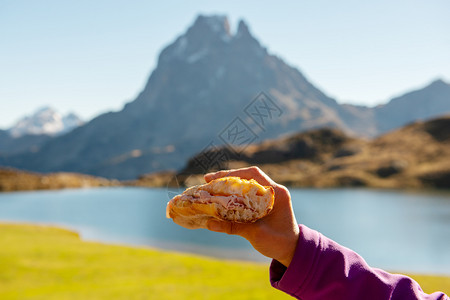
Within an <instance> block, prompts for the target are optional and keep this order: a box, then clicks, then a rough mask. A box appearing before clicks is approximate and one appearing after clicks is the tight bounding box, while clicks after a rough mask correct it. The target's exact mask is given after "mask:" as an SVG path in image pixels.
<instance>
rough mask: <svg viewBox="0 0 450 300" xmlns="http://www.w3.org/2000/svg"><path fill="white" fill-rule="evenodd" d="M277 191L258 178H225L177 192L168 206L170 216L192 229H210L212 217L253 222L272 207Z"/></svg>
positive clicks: (168, 216) (179, 223) (177, 222)
mask: <svg viewBox="0 0 450 300" xmlns="http://www.w3.org/2000/svg"><path fill="white" fill-rule="evenodd" d="M273 203H274V190H273V188H272V187H271V186H263V185H261V184H259V183H258V182H257V181H256V180H254V179H250V180H246V179H241V178H239V177H223V178H219V179H215V180H212V181H210V182H208V183H206V184H202V185H196V186H193V187H190V188H188V189H186V190H185V191H184V192H183V193H182V194H180V195H176V196H175V197H173V198H172V199H171V200H170V201H169V202H168V203H167V208H166V216H167V218H172V219H173V221H174V222H175V223H176V224H178V225H181V226H183V227H186V228H189V229H196V228H206V226H207V223H208V221H209V220H210V219H217V220H223V221H231V222H239V223H251V222H255V221H257V220H259V219H261V218H263V217H265V216H266V215H267V214H269V212H270V211H271V210H272V207H273Z"/></svg>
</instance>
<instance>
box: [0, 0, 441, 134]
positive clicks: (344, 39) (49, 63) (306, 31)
mask: <svg viewBox="0 0 450 300" xmlns="http://www.w3.org/2000/svg"><path fill="white" fill-rule="evenodd" d="M449 12H450V1H448V0H427V1H423V0H422V1H416V0H410V1H403V0H396V1H387V0H380V1H356V0H342V1H334V0H326V1H325V0H316V1H284V0H278V1H270V2H269V1H234V0H229V1H226V2H225V1H222V2H219V1H195V0H193V1H173V0H165V1H162V2H158V3H156V1H155V2H153V3H152V2H151V1H133V0H127V1H105V0H99V1H85V0H79V1H68V0H59V1H56V0H55V1H52V0H48V1H46V0H42V1H31V0H30V1H24V0H0V41H1V42H0V101H1V109H0V128H7V127H9V126H11V125H12V124H13V123H14V122H15V121H16V120H17V119H18V118H19V117H21V116H23V115H25V114H30V113H31V112H33V111H34V110H35V109H36V108H38V107H41V106H44V105H50V106H53V107H55V108H56V109H57V110H60V111H62V112H64V113H65V112H69V111H74V112H75V113H77V114H79V115H80V116H82V117H83V118H84V119H90V118H92V117H94V116H96V115H98V114H99V113H102V112H106V111H111V110H119V109H121V108H122V106H123V105H124V104H125V103H126V102H129V101H132V100H133V99H134V98H135V97H136V96H137V94H138V93H139V92H140V91H141V90H142V88H143V87H144V84H145V82H146V81H147V78H148V76H149V75H150V72H151V71H152V70H153V69H154V67H155V65H156V61H157V55H158V54H159V52H160V51H161V50H162V49H163V48H164V47H165V46H166V45H168V44H169V43H170V42H172V41H173V40H174V39H175V38H176V37H177V36H178V35H180V34H182V33H184V31H185V30H186V29H187V27H188V26H190V25H191V24H192V22H193V21H194V20H195V18H196V16H197V15H198V14H199V13H203V14H225V15H227V16H228V17H229V20H230V23H231V26H232V30H235V28H236V26H237V22H238V20H239V19H244V20H246V22H247V23H248V25H249V26H250V30H251V31H252V33H253V34H254V35H255V36H256V37H257V38H258V39H259V40H260V42H261V43H262V44H263V45H264V46H266V47H267V48H268V50H269V52H271V53H273V54H276V55H278V56H281V57H282V58H283V59H284V60H285V61H286V62H287V63H289V64H290V65H292V66H295V67H298V68H299V69H300V71H302V72H303V74H305V75H306V76H307V78H308V79H309V80H310V81H311V82H312V83H313V84H315V85H316V86H317V87H319V88H320V89H322V90H323V91H324V92H325V93H327V94H328V95H329V96H332V97H334V98H336V99H337V100H338V101H339V102H341V103H344V102H345V103H355V104H361V105H370V106H372V105H376V104H380V103H384V102H386V101H387V100H389V99H390V98H391V97H393V96H396V95H400V94H402V93H404V92H406V91H409V90H411V89H415V88H421V87H423V86H425V85H427V84H428V83H430V82H431V81H432V80H435V79H437V78H442V79H444V80H445V81H447V82H450V55H449V54H450V34H449V33H450V18H449V17H448V13H449Z"/></svg>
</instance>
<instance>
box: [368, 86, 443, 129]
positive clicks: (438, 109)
mask: <svg viewBox="0 0 450 300" xmlns="http://www.w3.org/2000/svg"><path fill="white" fill-rule="evenodd" d="M444 114H450V85H449V84H448V83H445V82H444V81H443V80H436V81H433V82H432V83H431V84H430V85H428V86H426V87H424V88H422V89H419V90H415V91H412V92H409V93H406V94H404V95H402V96H400V97H396V98H393V99H392V100H390V101H389V102H388V103H387V104H385V105H381V106H378V107H375V108H374V115H375V122H376V128H377V131H378V133H384V132H387V131H390V130H393V129H395V128H398V127H401V126H404V125H406V124H408V123H411V122H414V121H416V120H426V119H430V118H433V117H436V116H439V115H444Z"/></svg>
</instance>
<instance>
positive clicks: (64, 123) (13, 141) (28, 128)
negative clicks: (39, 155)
mask: <svg viewBox="0 0 450 300" xmlns="http://www.w3.org/2000/svg"><path fill="white" fill-rule="evenodd" d="M83 123H84V122H83V121H82V120H81V119H80V118H79V117H78V116H77V115H75V114H74V113H69V114H67V115H65V116H63V115H62V114H61V113H59V112H57V111H56V110H55V109H53V108H51V107H48V106H45V107H41V108H39V109H37V110H36V111H35V112H34V113H33V114H31V115H28V116H24V117H23V118H21V119H20V120H19V121H17V122H16V123H15V124H14V125H13V126H12V127H11V128H9V129H7V130H0V154H18V153H22V152H37V151H38V150H39V148H40V147H41V146H42V145H43V144H44V143H45V142H47V141H48V140H50V139H51V137H54V136H59V135H62V134H65V133H67V132H69V131H71V130H73V129H74V128H76V127H78V126H81V125H82V124H83Z"/></svg>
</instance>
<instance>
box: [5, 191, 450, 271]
mask: <svg viewBox="0 0 450 300" xmlns="http://www.w3.org/2000/svg"><path fill="white" fill-rule="evenodd" d="M173 192H174V191H168V190H166V189H146V188H124V187H118V188H98V189H77V190H58V191H37V192H15V193H0V221H8V222H11V221H12V222H31V223H40V224H56V225H60V226H63V227H67V228H70V229H74V230H76V231H78V232H79V233H80V235H81V237H82V238H83V239H85V240H95V241H102V242H108V243H117V244H127V245H145V246H150V247H157V248H162V249H169V250H176V251H183V252H191V253H197V254H201V255H208V256H215V257H220V258H230V259H244V260H255V261H266V262H268V261H269V260H268V259H266V258H265V257H263V256H262V255H260V254H259V253H257V252H256V251H255V250H253V249H252V248H251V246H250V244H249V243H248V242H247V241H246V240H244V239H243V238H240V237H238V236H229V235H226V234H222V233H215V232H209V231H208V230H203V229H197V230H188V229H185V228H182V227H180V226H178V225H176V224H174V223H173V222H172V220H170V219H166V217H165V207H166V203H167V201H168V200H169V197H171V196H173ZM291 195H292V198H293V206H294V210H295V214H296V217H297V220H298V222H299V223H303V224H305V225H307V226H308V227H310V228H313V229H316V230H319V231H320V232H322V233H323V234H325V235H326V236H328V237H330V238H332V239H334V240H335V241H337V242H339V243H340V244H342V245H344V246H347V247H349V248H351V249H353V250H355V251H356V252H358V253H359V254H361V255H362V256H363V257H364V258H365V259H366V261H367V262H368V263H369V264H370V265H372V266H374V267H379V268H383V269H387V270H390V271H399V272H416V273H433V274H447V275H450V193H449V192H402V191H384V190H370V189H324V190H319V189H291Z"/></svg>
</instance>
